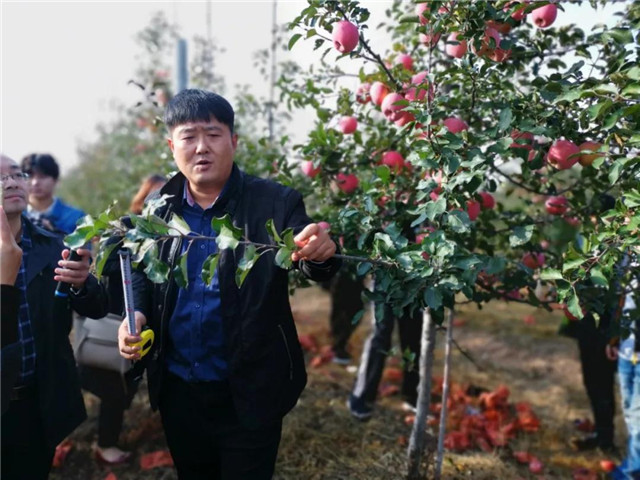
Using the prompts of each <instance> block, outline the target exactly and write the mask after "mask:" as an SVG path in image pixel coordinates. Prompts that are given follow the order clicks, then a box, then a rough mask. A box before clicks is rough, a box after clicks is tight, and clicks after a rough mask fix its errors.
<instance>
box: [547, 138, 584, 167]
mask: <svg viewBox="0 0 640 480" xmlns="http://www.w3.org/2000/svg"><path fill="white" fill-rule="evenodd" d="M579 158H580V149H579V148H578V146H577V145H576V144H575V143H573V142H572V141H570V140H556V141H555V142H554V143H553V145H551V147H550V148H549V152H548V153H547V161H548V162H549V163H550V164H552V165H554V166H555V167H556V168H557V169H558V170H566V169H568V168H571V167H573V166H574V165H575V164H576V163H577V162H578V159H579Z"/></svg>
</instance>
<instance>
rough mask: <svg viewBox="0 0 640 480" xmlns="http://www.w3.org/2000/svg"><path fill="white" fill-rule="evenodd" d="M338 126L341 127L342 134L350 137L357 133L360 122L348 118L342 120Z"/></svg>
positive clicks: (353, 118)
mask: <svg viewBox="0 0 640 480" xmlns="http://www.w3.org/2000/svg"><path fill="white" fill-rule="evenodd" d="M338 125H339V126H340V130H341V131H342V133H344V134H345V135H348V134H350V133H353V132H355V131H356V129H357V128H358V120H356V118H355V117H349V116H346V117H342V118H341V119H340V121H339V122H338Z"/></svg>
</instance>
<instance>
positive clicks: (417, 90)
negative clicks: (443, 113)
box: [404, 70, 433, 102]
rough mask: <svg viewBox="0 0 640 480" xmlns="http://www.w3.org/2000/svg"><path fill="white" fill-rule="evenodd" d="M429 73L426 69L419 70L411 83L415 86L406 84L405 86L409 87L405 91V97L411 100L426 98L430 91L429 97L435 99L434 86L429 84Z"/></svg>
mask: <svg viewBox="0 0 640 480" xmlns="http://www.w3.org/2000/svg"><path fill="white" fill-rule="evenodd" d="M427 75H428V72H427V71H426V70H425V71H422V72H418V73H416V74H415V75H414V76H412V77H411V85H415V86H408V85H405V88H406V87H409V88H407V93H405V95H404V98H406V99H407V100H409V101H410V102H413V101H415V100H424V98H425V97H426V96H427V91H428V92H429V98H430V99H433V87H432V86H431V85H429V80H428V78H427Z"/></svg>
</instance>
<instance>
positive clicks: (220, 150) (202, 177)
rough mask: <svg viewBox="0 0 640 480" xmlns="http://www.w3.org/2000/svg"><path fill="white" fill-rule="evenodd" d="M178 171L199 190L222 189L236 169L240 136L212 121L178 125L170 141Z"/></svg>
mask: <svg viewBox="0 0 640 480" xmlns="http://www.w3.org/2000/svg"><path fill="white" fill-rule="evenodd" d="M168 143H169V148H171V151H172V152H173V158H174V159H175V161H176V165H177V166H178V169H179V170H180V171H181V172H182V174H183V175H184V176H185V177H187V180H188V181H189V184H190V185H193V186H194V187H196V188H197V189H207V188H214V189H220V190H221V189H222V187H224V184H225V183H226V181H227V179H228V178H229V175H231V168H232V166H233V155H234V153H235V151H236V146H237V144H238V136H237V135H235V134H234V135H232V134H231V132H230V131H229V127H228V126H226V125H225V124H223V123H221V122H219V121H218V120H216V119H215V118H213V117H212V118H211V120H210V121H208V122H192V123H186V124H183V125H178V126H177V127H175V128H174V129H173V131H172V132H171V138H169V139H168Z"/></svg>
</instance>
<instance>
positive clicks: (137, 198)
mask: <svg viewBox="0 0 640 480" xmlns="http://www.w3.org/2000/svg"><path fill="white" fill-rule="evenodd" d="M165 183H167V178H166V177H165V176H164V175H159V174H157V173H155V174H153V175H149V176H148V177H147V178H145V179H144V180H143V181H142V184H141V185H140V188H139V189H138V191H137V192H136V194H135V195H134V196H133V199H132V200H131V205H130V206H129V211H130V212H131V213H135V214H136V215H140V214H141V213H142V207H143V206H144V201H145V200H146V199H147V197H148V196H149V195H150V194H151V193H153V192H155V191H157V190H160V189H161V188H162V187H163V186H164V184H165Z"/></svg>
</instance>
